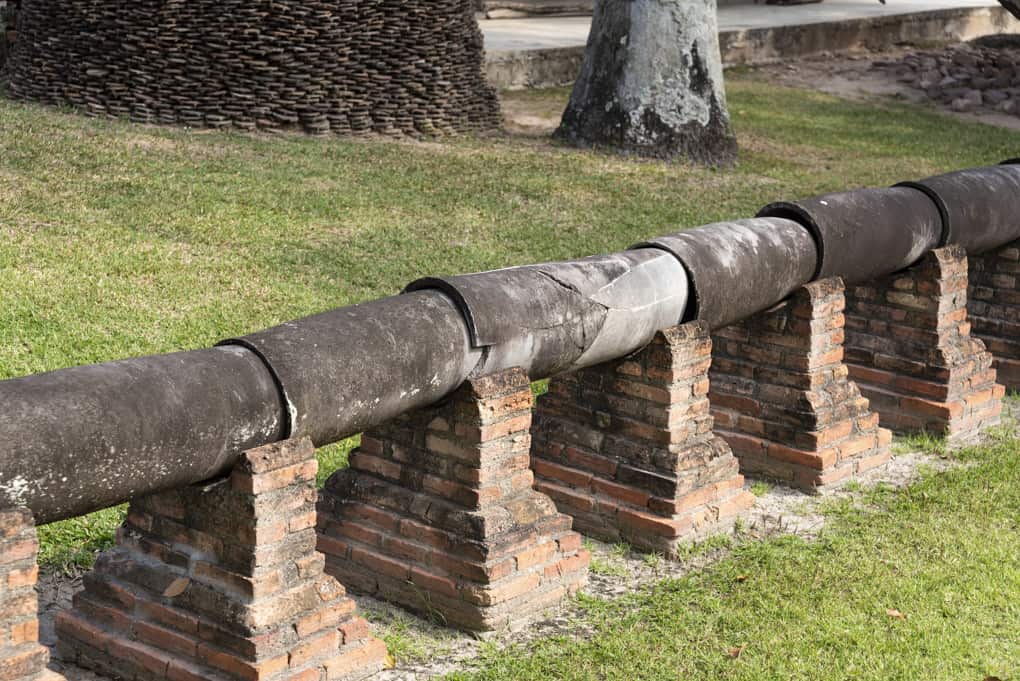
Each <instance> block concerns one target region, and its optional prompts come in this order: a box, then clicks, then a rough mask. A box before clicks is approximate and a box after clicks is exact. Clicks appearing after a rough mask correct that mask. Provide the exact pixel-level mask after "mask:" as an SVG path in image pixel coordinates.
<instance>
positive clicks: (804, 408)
mask: <svg viewBox="0 0 1020 681" xmlns="http://www.w3.org/2000/svg"><path fill="white" fill-rule="evenodd" d="M844 307H845V298H844V286H843V282H842V280H840V279H838V278H836V279H825V280H822V281H817V282H813V283H811V284H808V285H807V286H804V287H802V288H800V289H799V290H797V291H796V292H795V293H794V294H793V295H792V296H791V297H790V298H789V299H787V300H786V301H784V302H783V303H781V304H780V305H778V306H776V307H775V308H773V309H771V310H767V311H765V312H760V313H758V314H756V315H754V316H753V317H751V318H749V319H746V320H744V321H742V322H740V323H738V324H734V325H732V326H729V327H726V328H725V329H722V330H720V331H718V332H717V333H716V334H715V346H716V349H715V355H714V362H713V366H712V371H711V377H712V392H711V395H710V398H711V401H712V413H713V415H714V416H715V420H716V428H717V431H718V432H719V434H720V435H722V436H723V438H725V439H726V441H727V442H729V443H730V446H731V447H732V448H733V452H734V453H735V454H736V455H737V458H738V459H739V460H740V468H741V470H742V471H744V472H745V473H751V474H757V475H763V476H766V477H770V478H775V479H778V480H781V481H783V482H785V483H788V484H791V485H793V486H795V487H799V488H801V489H807V490H812V489H817V488H823V487H827V486H831V485H835V484H837V483H841V482H844V481H846V480H847V479H849V478H851V477H853V476H854V475H856V474H858V473H862V472H864V471H866V470H868V469H871V468H874V467H876V466H879V465H881V464H883V463H885V462H887V461H888V460H889V458H890V451H889V444H890V442H891V440H892V435H891V433H889V431H887V430H884V429H882V428H879V427H878V415H877V414H875V413H874V412H872V411H871V410H870V409H869V405H868V400H867V399H866V398H865V397H863V396H862V395H861V392H860V390H859V389H858V387H857V385H856V384H855V383H854V382H853V381H852V380H849V378H848V370H847V367H846V365H845V364H844V363H843V336H844V328H843V327H844V316H843V310H844Z"/></svg>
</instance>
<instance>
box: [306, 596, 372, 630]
mask: <svg viewBox="0 0 1020 681" xmlns="http://www.w3.org/2000/svg"><path fill="white" fill-rule="evenodd" d="M356 609H357V606H356V605H355V603H354V601H353V600H352V599H350V598H344V599H341V600H339V601H337V602H336V603H334V604H333V605H330V606H327V607H325V608H320V609H319V610H316V611H315V612H313V613H311V614H309V615H305V616H304V617H302V618H300V619H299V620H298V621H297V622H295V623H294V631H295V632H296V633H297V635H298V637H299V638H302V639H304V638H307V637H308V636H311V635H312V634H314V633H315V632H317V631H322V630H323V629H327V628H331V627H335V626H337V625H338V624H339V623H340V622H342V621H343V620H344V618H346V617H350V616H351V615H353V614H354V611H355V610H356Z"/></svg>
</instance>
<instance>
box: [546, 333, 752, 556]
mask: <svg viewBox="0 0 1020 681" xmlns="http://www.w3.org/2000/svg"><path fill="white" fill-rule="evenodd" d="M711 363H712V341H711V338H710V337H709V335H708V330H707V328H706V327H705V325H704V324H702V323H700V322H695V323H691V324H684V325H683V326H678V327H674V328H671V329H667V330H665V331H662V332H660V333H658V334H657V335H656V337H655V340H654V341H652V343H651V344H650V345H649V346H648V347H647V348H645V349H644V350H641V351H640V352H638V353H636V354H635V355H632V356H631V357H628V358H625V359H623V360H619V361H614V362H608V363H605V364H602V365H600V366H596V367H592V368H589V369H583V370H581V371H578V372H575V373H572V374H566V375H563V376H558V377H556V378H554V379H553V380H551V381H550V382H549V393H548V394H547V395H544V396H543V397H542V398H541V399H540V400H539V401H538V410H537V413H536V417H535V428H534V431H533V432H534V446H533V448H532V456H533V460H532V466H533V468H534V470H535V475H536V478H537V483H536V487H537V489H538V490H540V491H542V492H545V493H546V494H548V495H549V496H550V497H552V499H553V500H554V501H555V502H556V505H557V507H558V508H559V509H560V510H561V511H562V512H564V513H567V514H569V515H571V516H573V518H574V524H575V526H576V527H577V528H578V529H581V530H582V531H583V532H585V533H586V534H590V535H592V536H595V537H599V538H600V539H604V540H606V541H613V542H617V541H625V542H628V543H629V544H631V545H633V546H636V547H638V548H641V549H645V550H650V551H657V552H661V553H665V554H667V555H670V554H675V553H676V550H677V546H678V545H679V543H681V542H683V541H689V540H690V539H692V538H694V537H697V536H699V535H704V534H707V533H709V532H712V531H721V530H724V529H725V527H724V524H725V523H726V522H727V521H729V522H730V523H732V520H733V518H734V516H736V515H737V514H739V513H740V512H742V511H744V510H746V509H748V508H749V507H750V506H751V505H752V504H753V503H754V498H753V496H752V495H751V494H750V493H748V492H746V491H744V489H743V482H744V479H743V477H742V476H741V475H740V474H739V473H738V465H737V461H736V459H735V458H734V457H733V454H732V452H731V451H730V448H729V447H728V446H727V444H726V443H725V442H724V441H723V440H721V439H720V438H718V437H716V436H715V435H714V434H713V432H712V416H711V414H710V413H709V403H708V387H709V384H708V368H709V366H710V365H711Z"/></svg>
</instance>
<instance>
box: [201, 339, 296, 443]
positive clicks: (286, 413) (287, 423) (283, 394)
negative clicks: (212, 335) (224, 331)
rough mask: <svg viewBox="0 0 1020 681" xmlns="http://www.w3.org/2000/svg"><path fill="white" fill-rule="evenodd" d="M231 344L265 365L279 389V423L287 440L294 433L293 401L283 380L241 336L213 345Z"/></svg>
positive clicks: (265, 358)
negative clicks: (280, 417) (281, 403)
mask: <svg viewBox="0 0 1020 681" xmlns="http://www.w3.org/2000/svg"><path fill="white" fill-rule="evenodd" d="M231 346H234V347H241V348H244V349H245V350H247V351H249V352H250V353H252V354H253V355H255V356H256V357H258V358H259V361H260V362H262V365H263V366H264V367H266V371H267V372H269V376H270V378H272V379H273V383H274V384H275V385H276V389H277V390H279V391H280V401H281V402H283V416H282V419H283V420H282V421H281V423H283V439H284V440H289V439H290V438H291V437H292V436H293V435H294V419H293V417H292V416H291V413H290V406H291V405H292V404H293V402H291V400H290V395H288V394H287V389H286V388H284V387H283V380H282V379H281V378H280V375H279V374H278V373H276V369H274V368H273V365H272V363H270V361H269V359H268V358H267V357H266V356H265V355H264V354H262V351H261V350H259V349H258V348H257V347H255V346H254V345H252V344H251V343H249V342H248V341H246V340H244V339H243V338H230V339H227V340H225V341H220V342H219V343H217V344H216V345H215V346H214V347H217V348H224V347H231Z"/></svg>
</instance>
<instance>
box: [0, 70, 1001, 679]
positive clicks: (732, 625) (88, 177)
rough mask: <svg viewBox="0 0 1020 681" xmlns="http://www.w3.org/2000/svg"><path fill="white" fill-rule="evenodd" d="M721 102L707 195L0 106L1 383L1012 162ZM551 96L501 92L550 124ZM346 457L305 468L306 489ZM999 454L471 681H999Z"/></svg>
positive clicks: (887, 125) (77, 539) (108, 518)
mask: <svg viewBox="0 0 1020 681" xmlns="http://www.w3.org/2000/svg"><path fill="white" fill-rule="evenodd" d="M729 94H730V106H731V111H732V114H733V120H734V125H735V127H736V130H737V134H738V136H739V141H740V144H741V156H740V162H739V164H738V165H737V167H735V168H733V169H730V170H725V171H719V170H713V169H695V168H688V167H682V166H679V167H678V166H670V165H664V164H660V163H644V162H633V161H626V160H622V159H618V158H613V157H608V156H602V155H597V154H591V153H581V152H576V151H573V150H566V149H559V148H555V147H550V146H549V145H548V144H547V143H546V142H544V141H543V140H539V139H535V138H529V137H525V136H513V135H507V136H498V137H493V138H488V139H457V140H449V141H443V142H440V143H432V142H429V143H397V142H365V141H354V142H349V141H342V140H336V139H325V140H324V139H308V138H304V137H293V136H282V137H276V138H272V137H265V136H243V135H233V134H228V133H217V132H189V131H183V130H171V129H156V128H145V127H139V126H134V125H130V124H126V123H121V122H110V121H96V120H88V119H84V118H81V117H78V116H72V115H65V114H63V113H60V112H56V111H53V110H50V109H44V108H40V107H36V106H29V105H23V104H19V103H14V102H10V101H7V100H2V99H0V300H3V305H2V306H0V379H2V378H9V377H13V376H20V375H24V374H29V373H34V372H41V371H48V370H52V369H57V368H61V367H64V366H69V365H75V364H86V363H92V362H101V361H106V360H111V359H117V358H121V357H125V356H133V355H141V354H148V353H157V352H168V351H174V350H182V349H190V348H198V347H205V346H209V345H211V344H213V343H215V342H216V341H217V340H219V339H221V338H223V337H226V336H234V335H238V334H243V333H246V332H249V331H253V330H256V329H260V328H264V327H266V326H270V325H272V324H276V323H279V322H282V321H286V320H289V319H294V318H297V317H300V316H303V315H307V314H311V313H314V312H318V311H321V310H324V309H328V308H332V307H337V306H341V305H346V304H350V303H354V302H358V301H361V300H366V299H370V298H375V297H379V296H384V295H389V294H393V293H396V292H397V291H398V290H399V289H400V288H401V287H402V286H403V285H404V284H406V283H407V282H408V281H410V280H412V279H415V278H417V277H419V276H422V275H426V274H442V273H457V272H467V271H477V270H482V269H489V268H495V267H501V266H506V265H512V264H521V263H528V262H538V261H542V260H551V259H561V258H570V257H577V256H585V255H590V254H594V253H601V252H608V251H612V250H617V249H621V248H624V247H626V246H628V245H629V244H631V243H634V242H636V241H638V240H640V239H644V238H647V237H649V236H653V235H657V234H663V233H667V232H669V231H674V230H679V229H682V228H685V227H690V226H695V225H699V224H704V223H708V222H712V221H717V220H723V219H729V218H740V217H749V216H751V215H753V214H754V213H755V212H756V211H757V210H758V208H760V207H761V206H762V205H764V204H765V203H768V202H770V201H773V200H778V199H784V198H798V197H802V196H807V195H811V194H815V193H819V192H823V191H831V190H840V189H845V188H850V187H855V186H864V185H872V186H881V185H887V184H892V183H894V182H897V181H900V180H905V179H915V178H918V177H921V176H925V175H929V174H933V173H936V172H941V171H946V170H950V169H955V168H960V167H965V166H974V165H981V164H987V163H994V162H997V161H999V160H1001V159H1003V158H1007V157H1011V156H1015V155H1016V154H1017V150H1018V149H1020V134H1017V133H1015V132H1013V133H1011V132H1008V131H1005V130H1001V129H996V128H991V127H985V126H980V125H974V124H964V123H960V122H956V121H953V120H950V119H947V118H944V117H941V116H937V115H935V114H931V113H925V112H920V111H917V110H915V109H909V108H905V107H900V106H895V105H889V106H885V107H880V108H876V107H873V106H866V105H863V104H857V103H849V102H845V101H842V100H837V99H835V98H832V97H828V96H823V95H817V94H810V93H805V92H798V91H793V90H786V89H782V88H777V87H774V86H771V85H767V84H762V83H756V82H754V81H753V79H752V76H750V75H747V74H733V75H732V76H731V78H730V81H729ZM566 95H567V93H566V92H565V91H562V90H559V91H544V92H537V93H522V94H514V95H511V96H512V97H513V98H514V100H515V101H516V102H517V103H519V104H521V105H524V106H529V107H533V108H534V109H535V110H536V111H545V112H552V113H555V112H556V111H558V110H561V109H562V106H563V104H564V102H565V98H566ZM350 446H351V443H350V442H348V443H345V444H342V445H337V446H334V447H330V448H327V449H325V450H323V452H322V454H321V456H322V461H323V474H324V475H325V474H326V473H328V472H329V471H331V470H333V469H335V468H336V467H337V466H341V465H343V464H344V461H345V458H346V453H347V451H348V450H349V448H350ZM1016 454H1017V445H1016V443H1015V442H1012V441H1011V442H1006V443H1004V444H1002V445H999V446H997V447H993V448H988V449H983V450H980V451H975V452H970V453H969V454H968V457H969V458H970V459H971V460H973V461H974V462H975V464H976V465H974V466H973V467H968V468H966V469H962V470H959V471H955V472H953V473H950V474H946V475H939V476H935V477H933V478H931V479H930V480H928V481H927V482H925V483H924V484H922V485H921V486H919V487H918V488H917V489H916V490H913V491H912V492H910V493H909V494H893V493H885V494H883V493H876V494H875V495H874V496H875V498H874V503H875V508H874V509H873V510H871V511H869V512H868V513H867V515H866V517H865V516H864V515H862V514H861V512H858V511H853V510H851V509H833V510H832V512H833V513H837V514H839V515H840V517H841V522H840V524H839V527H838V528H837V529H835V530H833V531H832V533H831V534H830V535H827V537H826V538H825V540H823V541H819V542H815V543H812V544H805V543H802V542H798V541H794V540H779V541H773V542H766V543H761V544H752V545H748V546H746V547H744V548H742V549H740V550H739V551H738V553H737V554H736V555H735V556H734V557H733V558H732V559H730V560H728V561H726V562H725V563H724V564H722V565H720V566H719V567H717V568H716V569H713V570H710V571H707V572H705V573H703V574H698V575H696V576H694V577H692V578H691V579H689V580H684V581H682V582H670V583H664V584H662V585H660V586H659V587H658V588H657V590H656V592H655V593H651V594H638V595H635V596H634V597H632V598H630V599H628V600H627V602H626V603H623V604H616V605H607V604H604V603H598V602H591V603H589V606H588V607H589V611H590V617H591V618H592V620H593V621H594V622H596V623H597V634H596V636H595V637H594V638H593V639H592V640H591V641H590V642H586V643H583V644H580V645H577V644H570V645H567V644H566V643H564V642H562V641H556V640H552V641H548V642H545V643H542V644H541V645H540V646H539V647H538V649H537V650H535V651H534V652H533V653H532V654H530V655H527V656H526V655H523V654H521V653H520V652H519V651H509V652H503V653H499V652H493V653H492V655H491V656H490V657H488V658H487V660H486V663H487V665H488V667H487V668H486V669H485V670H483V671H481V672H479V674H480V676H479V678H555V677H559V676H562V677H564V678H607V679H618V678H619V679H623V678H635V679H636V678H649V679H653V678H654V679H660V678H662V679H665V678H678V677H688V676H690V677H692V678H755V679H758V678H790V677H797V678H874V679H894V678H936V677H938V678H946V679H950V678H952V679H971V678H973V679H978V680H980V679H983V678H984V677H983V676H982V674H987V675H998V676H1000V677H1002V678H1003V679H1006V678H1009V675H1011V674H1012V675H1014V677H1015V676H1016V675H1017V674H1018V673H1020V650H1018V648H1017V640H1018V638H1020V637H1018V636H1017V635H1016V632H1017V631H1018V630H1020V617H1018V611H1017V605H1016V604H1017V603H1018V602H1020V577H1018V573H1017V565H1018V564H1020V547H1018V544H1017V529H1018V528H1017V526H1016V523H1017V517H1018V515H1020V503H1018V501H1020V500H1018V496H1017V494H1018V487H1020V486H1018V484H1017V483H1018V479H1017V478H1018V474H1017V463H1016ZM120 513H121V511H120V510H117V509H113V510H108V511H105V512H102V513H100V514H96V515H94V516H90V517H88V518H81V519H75V520H72V521H67V522H64V523H57V524H54V525H51V526H48V527H44V528H41V530H40V534H41V539H42V560H43V562H44V564H47V565H50V566H55V567H60V566H69V565H76V566H81V565H87V564H88V563H89V562H90V560H91V557H92V555H93V554H94V552H95V550H96V549H97V548H101V547H102V546H104V545H106V544H108V543H109V541H110V538H111V533H112V529H113V527H115V526H116V524H117V523H118V522H119V518H120ZM865 519H866V520H867V522H864V521H865ZM737 575H747V576H748V579H747V580H745V581H737V580H736V579H735V577H736V576H737ZM887 609H897V610H899V611H900V612H902V613H904V615H905V618H896V617H891V616H889V615H886V614H885V613H886V610H887ZM745 644H746V646H747V647H746V648H744V649H743V652H742V653H741V654H740V655H739V657H736V658H733V657H729V656H728V654H727V651H729V650H730V649H731V648H739V647H740V646H742V645H745Z"/></svg>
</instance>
